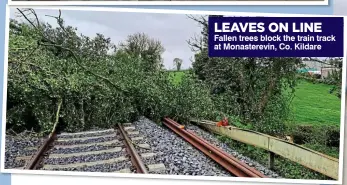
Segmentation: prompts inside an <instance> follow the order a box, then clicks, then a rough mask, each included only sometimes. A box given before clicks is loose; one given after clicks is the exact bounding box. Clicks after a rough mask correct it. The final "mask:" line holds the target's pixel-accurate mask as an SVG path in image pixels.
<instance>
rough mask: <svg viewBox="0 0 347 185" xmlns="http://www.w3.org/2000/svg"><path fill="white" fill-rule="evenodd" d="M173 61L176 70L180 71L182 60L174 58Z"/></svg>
mask: <svg viewBox="0 0 347 185" xmlns="http://www.w3.org/2000/svg"><path fill="white" fill-rule="evenodd" d="M173 62H174V65H175V66H176V70H177V71H180V70H181V66H182V62H183V60H182V59H180V58H174V60H173Z"/></svg>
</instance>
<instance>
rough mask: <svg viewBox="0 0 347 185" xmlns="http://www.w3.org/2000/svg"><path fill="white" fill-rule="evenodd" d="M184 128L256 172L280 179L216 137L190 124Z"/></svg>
mask: <svg viewBox="0 0 347 185" xmlns="http://www.w3.org/2000/svg"><path fill="white" fill-rule="evenodd" d="M186 128H187V130H190V131H193V132H194V133H195V134H196V135H198V136H200V137H202V138H203V139H205V140H206V141H208V142H210V143H211V144H213V145H215V146H217V147H219V148H220V149H222V150H224V151H226V152H227V153H229V154H231V155H232V156H234V157H236V158H237V159H239V160H240V161H242V162H244V163H246V164H248V165H249V166H251V167H254V168H255V169H257V170H258V171H260V172H261V173H263V174H264V175H266V176H268V177H270V178H280V177H279V175H278V174H276V173H275V172H273V171H271V170H269V169H267V168H266V167H264V166H263V165H261V164H259V163H258V162H256V161H253V160H252V159H250V158H248V157H246V156H243V155H242V154H239V153H238V152H236V151H235V150H233V149H231V148H230V147H228V145H227V144H226V143H223V142H221V141H220V140H218V139H217V137H216V136H214V135H213V134H211V133H210V132H207V131H205V130H203V129H201V128H199V127H198V126H196V125H191V124H190V125H188V126H186Z"/></svg>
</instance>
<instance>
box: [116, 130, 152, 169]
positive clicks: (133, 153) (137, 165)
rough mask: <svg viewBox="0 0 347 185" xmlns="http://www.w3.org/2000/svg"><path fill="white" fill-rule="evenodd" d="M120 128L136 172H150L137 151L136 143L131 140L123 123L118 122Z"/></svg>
mask: <svg viewBox="0 0 347 185" xmlns="http://www.w3.org/2000/svg"><path fill="white" fill-rule="evenodd" d="M118 128H119V131H120V133H121V136H122V137H123V142H124V145H125V147H126V150H127V152H128V154H129V155H130V160H131V162H132V164H133V165H134V166H135V168H136V172H137V173H144V174H147V173H148V171H147V168H146V166H145V164H144V163H143V161H142V160H141V157H140V155H139V154H138V153H137V151H136V149H135V147H134V145H133V144H132V142H131V140H130V139H129V137H128V135H127V134H126V133H125V130H124V128H123V125H121V124H118Z"/></svg>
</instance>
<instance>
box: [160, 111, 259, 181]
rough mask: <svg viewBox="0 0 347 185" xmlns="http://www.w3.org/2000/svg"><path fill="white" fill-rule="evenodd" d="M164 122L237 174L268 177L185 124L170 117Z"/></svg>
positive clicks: (238, 175) (239, 175)
mask: <svg viewBox="0 0 347 185" xmlns="http://www.w3.org/2000/svg"><path fill="white" fill-rule="evenodd" d="M163 123H164V124H165V126H167V127H168V128H170V129H171V130H172V131H173V132H175V133H176V134H178V135H180V136H181V137H182V138H184V139H185V140H186V141H187V142H189V143H190V144H191V145H193V146H194V147H195V148H197V149H199V150H200V151H201V152H203V153H204V154H205V155H207V156H209V157H210V158H211V159H213V160H214V161H215V162H217V163H218V164H219V165H221V166H223V167H224V168H225V169H226V170H228V171H229V172H230V173H232V174H234V175H235V176H237V177H256V178H266V176H265V175H263V174H262V173H260V172H259V171H257V170H256V169H254V168H252V167H250V166H248V165H247V164H245V163H243V162H241V161H239V160H238V159H236V158H235V157H233V156H231V155H230V154H228V153H226V152H224V151H223V150H221V149H220V148H218V147H216V146H214V145H212V144H210V143H209V142H207V141H206V140H204V139H202V138H201V137H199V136H197V135H196V134H194V133H193V132H192V131H188V130H185V129H184V126H183V125H180V124H178V123H177V122H175V121H174V120H172V119H170V118H164V120H163Z"/></svg>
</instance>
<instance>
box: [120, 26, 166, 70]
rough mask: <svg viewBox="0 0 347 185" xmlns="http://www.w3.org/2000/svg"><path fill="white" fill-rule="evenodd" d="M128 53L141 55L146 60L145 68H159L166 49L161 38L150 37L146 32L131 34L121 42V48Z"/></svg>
mask: <svg viewBox="0 0 347 185" xmlns="http://www.w3.org/2000/svg"><path fill="white" fill-rule="evenodd" d="M119 49H122V50H124V51H125V52H126V53H128V54H131V55H133V56H136V57H140V58H142V59H143V60H145V61H146V63H145V65H144V66H143V67H144V68H145V70H147V71H150V70H159V69H160V68H161V67H162V63H163V60H162V57H161V55H162V54H163V53H164V51H165V49H164V47H163V46H162V44H161V42H160V41H159V40H156V39H153V38H150V37H149V36H148V35H146V34H145V33H135V34H133V35H129V36H128V38H127V39H126V41H124V42H122V43H121V44H120V48H119Z"/></svg>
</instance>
